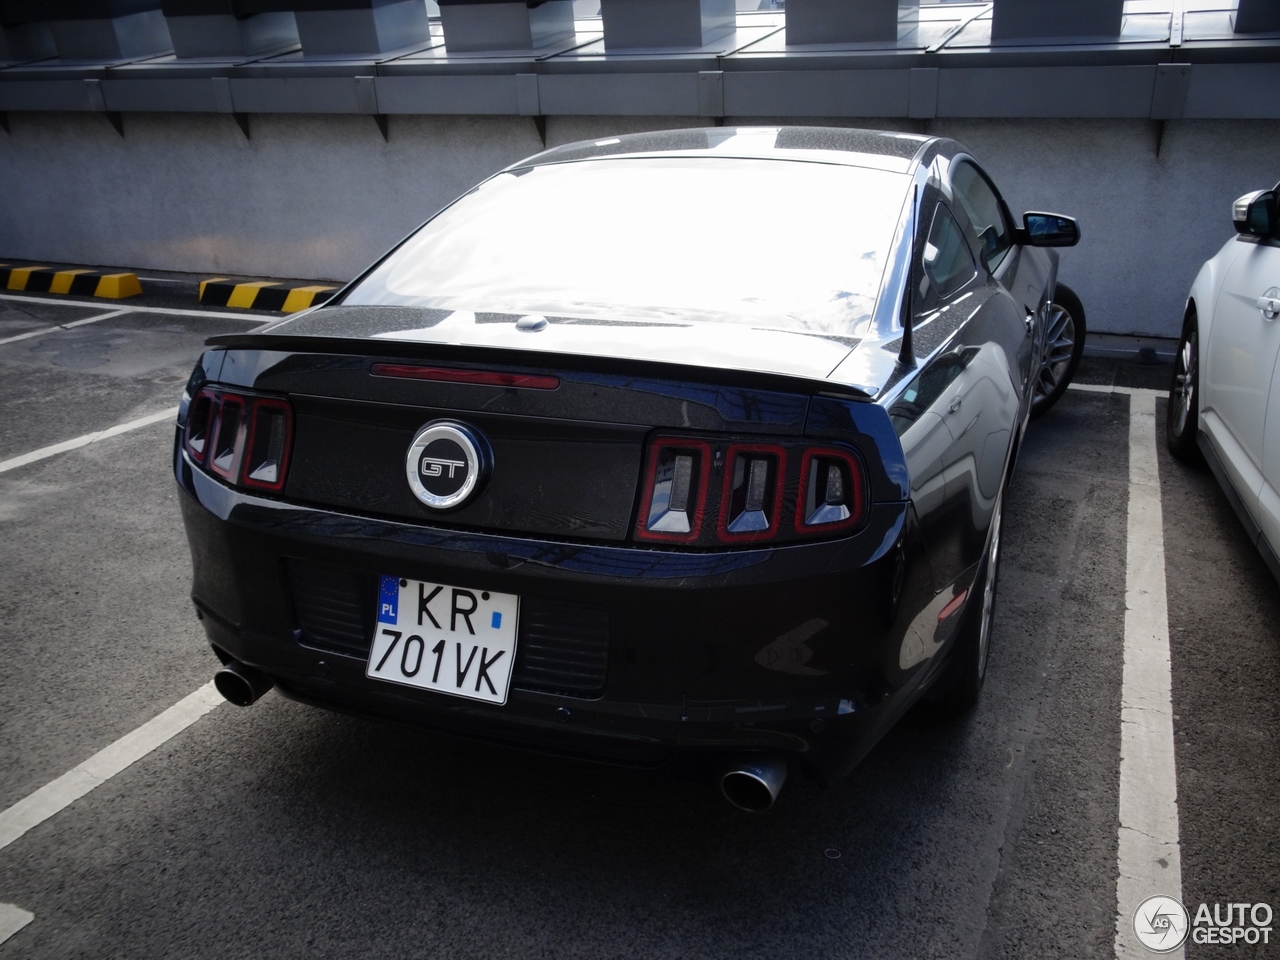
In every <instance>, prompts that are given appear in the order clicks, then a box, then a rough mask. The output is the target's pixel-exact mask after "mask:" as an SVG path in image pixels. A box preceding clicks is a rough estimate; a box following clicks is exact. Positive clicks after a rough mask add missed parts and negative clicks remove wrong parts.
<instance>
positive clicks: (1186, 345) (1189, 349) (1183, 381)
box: [1171, 330, 1199, 437]
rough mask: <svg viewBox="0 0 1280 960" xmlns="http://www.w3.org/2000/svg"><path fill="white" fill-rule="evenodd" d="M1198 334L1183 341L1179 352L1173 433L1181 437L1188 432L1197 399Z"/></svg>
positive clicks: (1174, 393) (1174, 387) (1174, 380)
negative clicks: (1188, 419) (1188, 418)
mask: <svg viewBox="0 0 1280 960" xmlns="http://www.w3.org/2000/svg"><path fill="white" fill-rule="evenodd" d="M1196 340H1197V337H1196V332H1195V331H1194V330H1192V331H1191V332H1190V333H1189V334H1187V338H1186V339H1185V340H1183V341H1182V349H1181V350H1179V351H1178V369H1177V370H1176V371H1175V373H1174V376H1173V397H1172V398H1171V399H1172V401H1173V405H1174V412H1173V432H1174V433H1175V434H1176V435H1177V436H1179V437H1181V436H1182V435H1183V434H1184V433H1186V430H1187V417H1189V416H1190V415H1191V407H1192V406H1193V404H1194V403H1195V398H1196V364H1197V362H1198V357H1199V353H1198V351H1197V349H1196V348H1197V346H1198V344H1197V343H1196Z"/></svg>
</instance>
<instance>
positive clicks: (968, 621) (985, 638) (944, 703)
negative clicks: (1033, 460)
mask: <svg viewBox="0 0 1280 960" xmlns="http://www.w3.org/2000/svg"><path fill="white" fill-rule="evenodd" d="M1003 505H1004V489H1003V488H1002V489H1001V491H1000V496H999V497H998V498H997V499H996V507H995V511H994V512H993V513H992V516H991V527H990V530H989V532H988V534H987V550H986V553H984V554H983V557H982V563H981V566H979V568H978V575H977V576H976V577H975V578H974V581H973V586H972V587H970V593H969V599H968V600H967V601H966V602H965V608H964V614H963V617H964V619H963V620H962V621H961V622H960V626H959V627H957V628H956V631H957V635H956V638H955V641H954V646H953V648H952V652H951V659H950V660H948V661H947V664H946V666H945V667H943V668H942V675H941V676H940V677H939V678H938V680H937V683H936V686H935V688H934V689H935V691H936V692H935V693H934V694H933V696H932V697H931V699H933V700H934V701H935V702H936V703H937V705H938V706H939V707H940V708H941V709H942V710H944V711H946V712H948V713H965V712H967V711H969V710H972V709H973V708H974V707H975V706H977V703H978V698H979V696H980V695H981V693H982V684H983V682H984V681H985V680H986V677H987V658H988V655H989V653H990V650H991V623H992V621H993V620H994V619H995V606H996V585H997V579H998V576H999V572H1000V534H1001V530H1002V527H1003V523H1004V509H1003Z"/></svg>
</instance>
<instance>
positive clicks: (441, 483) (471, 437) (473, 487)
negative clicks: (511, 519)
mask: <svg viewBox="0 0 1280 960" xmlns="http://www.w3.org/2000/svg"><path fill="white" fill-rule="evenodd" d="M489 464H490V456H489V447H488V444H486V443H485V441H484V439H483V437H481V436H480V434H478V433H477V432H476V431H474V430H472V429H471V428H470V427H468V426H467V425H466V424H463V423H457V422H456V421H453V420H436V421H433V422H432V423H428V424H427V425H426V426H425V427H423V428H422V429H421V430H419V431H418V434H417V436H415V437H414V438H413V443H411V444H409V455H408V456H407V457H406V458H405V473H406V475H407V476H408V478H409V489H410V490H412V491H413V495H414V496H415V497H417V498H418V499H419V500H421V501H422V502H423V503H425V504H426V505H427V506H428V507H431V508H432V509H433V510H450V509H452V508H454V507H460V506H462V504H464V503H466V502H467V500H469V499H470V498H471V497H472V495H473V494H475V493H476V492H477V491H478V490H479V488H480V485H481V484H482V483H483V482H484V480H485V478H486V477H487V476H488V473H489Z"/></svg>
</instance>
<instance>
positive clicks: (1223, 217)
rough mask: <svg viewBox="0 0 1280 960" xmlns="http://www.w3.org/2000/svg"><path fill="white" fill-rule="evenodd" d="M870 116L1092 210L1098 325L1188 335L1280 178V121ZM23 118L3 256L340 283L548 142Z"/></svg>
mask: <svg viewBox="0 0 1280 960" xmlns="http://www.w3.org/2000/svg"><path fill="white" fill-rule="evenodd" d="M702 122H703V121H699V120H698V119H696V118H688V119H681V118H670V117H664V118H661V119H649V118H641V117H624V118H616V117H614V118H609V117H567V118H558V117H551V118H548V120H547V126H546V133H547V142H548V145H551V146H554V145H556V144H559V143H566V142H569V141H572V140H577V139H584V138H596V137H602V136H608V135H612V134H616V133H621V132H631V131H635V130H643V129H655V128H659V127H680V126H695V125H699V124H700V123H702ZM733 122H734V121H733V119H732V118H730V119H728V120H726V123H733ZM744 122H752V123H759V122H762V121H761V120H760V119H758V118H753V119H751V120H748V121H744ZM763 122H768V121H763ZM817 122H821V121H817ZM832 122H837V121H832ZM838 122H839V123H840V124H841V125H855V126H856V125H859V124H858V122H857V121H847V120H842V121H838ZM863 125H867V126H880V127H889V128H893V129H908V130H914V131H917V132H929V133H936V134H940V135H943V136H950V137H954V138H956V139H958V140H960V141H961V142H962V143H965V144H967V145H968V146H969V147H970V149H971V150H972V151H973V152H974V154H975V155H976V156H977V157H978V158H979V159H980V160H982V161H983V163H984V164H985V165H986V167H987V168H988V169H989V170H990V172H991V173H992V176H993V177H994V178H995V180H996V182H997V183H998V184H999V186H1000V187H1001V189H1002V191H1003V192H1004V194H1005V196H1006V197H1007V199H1008V201H1009V205H1010V206H1011V207H1012V208H1013V210H1014V213H1015V215H1018V214H1020V213H1021V212H1022V211H1023V210H1028V209H1048V210H1054V211H1059V212H1062V213H1067V214H1071V215H1073V216H1076V217H1078V218H1079V219H1080V221H1081V224H1082V229H1083V232H1084V241H1083V242H1082V244H1081V246H1080V247H1078V248H1076V249H1073V250H1067V251H1063V254H1062V277H1063V279H1064V280H1065V281H1066V282H1068V283H1070V284H1071V285H1072V286H1074V287H1075V288H1076V289H1077V291H1078V292H1079V293H1080V295H1081V297H1082V298H1083V300H1084V302H1085V306H1086V308H1087V310H1088V312H1089V326H1090V329H1091V330H1094V331H1097V332H1110V333H1122V334H1130V333H1136V334H1146V335H1150V336H1176V335H1177V332H1178V328H1179V324H1180V321H1181V310H1182V303H1183V300H1184V298H1185V296H1186V292H1187V289H1188V288H1189V286H1190V284H1191V281H1192V279H1193V277H1194V275H1195V272H1196V270H1197V269H1198V267H1199V265H1200V263H1201V262H1203V260H1204V259H1205V258H1207V257H1208V256H1210V255H1212V253H1213V252H1214V251H1215V250H1216V249H1217V248H1218V247H1219V246H1220V245H1221V244H1222V242H1223V241H1224V240H1225V239H1226V238H1227V237H1228V236H1230V234H1231V225H1230V222H1229V210H1230V206H1229V205H1230V203H1231V201H1232V200H1233V199H1235V197H1237V196H1239V195H1240V194H1242V193H1245V192H1247V191H1249V190H1254V189H1259V188H1263V187H1270V186H1272V185H1273V184H1275V182H1276V181H1277V180H1280V160H1278V159H1277V158H1280V121H1169V122H1168V123H1167V124H1166V125H1165V126H1164V129H1163V131H1162V130H1161V127H1160V125H1159V124H1158V123H1157V122H1155V121H1142V120H1112V121H1091V120H1060V121H1053V120H1019V121H1007V120H964V121H959V120H935V121H901V122H896V123H895V122H888V123H886V122H885V121H869V122H866V123H865V124H863ZM9 126H10V132H9V133H8V134H5V133H3V132H0V183H3V184H4V185H5V189H3V190H0V257H5V256H7V257H13V258H21V259H28V260H50V261H53V262H55V263H85V264H106V265H115V266H125V267H134V268H151V269H161V270H165V269H167V270H182V271H192V272H198V273H209V274H239V275H255V276H277V277H300V278H316V279H333V280H341V279H345V278H348V277H350V276H351V275H353V274H354V273H355V272H357V271H358V270H360V269H361V268H362V267H363V266H365V265H366V264H367V263H368V262H369V261H370V260H372V259H373V258H375V257H376V256H378V255H379V254H380V253H381V252H383V251H384V250H385V249H386V248H387V247H389V246H390V245H391V244H393V243H395V242H396V241H397V240H398V239H399V238H401V237H402V236H403V235H404V234H405V233H407V232H408V231H409V230H411V229H413V228H414V227H415V226H416V225H417V224H418V223H420V222H421V221H422V220H424V219H426V218H427V217H428V216H430V215H431V214H432V213H434V212H435V211H436V210H437V209H438V208H439V207H441V206H442V205H444V204H445V203H448V202H449V201H450V200H452V199H453V198H454V197H456V196H457V195H458V194H460V193H462V192H463V191H465V190H466V189H467V188H469V187H470V186H471V185H472V184H474V183H475V182H476V181H478V180H480V179H481V178H483V177H485V176H487V175H488V174H489V173H491V172H493V171H494V170H497V169H499V168H501V167H502V166H504V165H506V164H508V163H511V162H512V161H514V160H518V159H520V158H521V157H523V156H527V155H528V154H531V153H535V152H537V151H538V150H540V149H541V148H542V143H541V140H540V139H539V137H538V133H537V128H536V127H535V125H534V121H533V120H532V119H531V118H527V117H438V116H423V117H415V116H407V117H392V118H391V120H390V140H389V141H384V140H383V138H382V136H381V135H380V133H379V132H378V129H377V127H376V125H375V124H374V122H373V120H372V119H371V118H370V117H366V116H315V115H313V116H307V115H266V116H254V117H253V119H252V121H251V132H252V138H251V139H249V140H246V139H245V137H244V135H243V133H242V132H241V131H240V128H239V127H238V126H237V125H236V124H235V121H234V120H233V119H232V118H231V117H230V116H225V115H223V116H220V115H213V114H136V115H135V114H130V115H127V116H126V117H125V137H124V138H123V139H122V138H121V137H120V136H119V135H118V134H117V133H116V131H115V130H114V129H113V128H112V127H111V126H110V125H109V124H108V122H107V120H106V119H105V118H104V117H103V116H101V115H94V114H73V113H61V114H52V113H51V114H37V113H31V114H24V113H14V114H10V116H9ZM1157 144H1159V154H1158V155H1157Z"/></svg>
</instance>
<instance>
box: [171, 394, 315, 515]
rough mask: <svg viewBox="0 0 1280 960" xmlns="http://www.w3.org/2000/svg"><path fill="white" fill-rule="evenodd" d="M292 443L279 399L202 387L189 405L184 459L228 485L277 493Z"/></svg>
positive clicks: (286, 409)
mask: <svg viewBox="0 0 1280 960" xmlns="http://www.w3.org/2000/svg"><path fill="white" fill-rule="evenodd" d="M292 441H293V409H292V408H291V407H290V406H289V402H288V401H287V400H284V399H283V398H280V397H258V396H253V395H249V394H240V393H229V392H227V391H224V390H219V389H216V388H214V387H204V388H203V389H201V390H200V392H199V393H197V394H196V395H195V397H194V398H192V400H191V405H190V406H189V407H188V411H187V426H186V435H185V437H184V440H183V444H184V446H185V448H186V451H187V455H188V456H189V457H190V458H191V459H192V461H194V462H195V463H197V464H200V465H202V466H205V467H207V468H208V469H209V470H211V471H213V472H214V473H216V474H217V475H218V476H220V477H222V478H223V479H224V480H226V481H228V482H229V483H232V484H235V485H236V486H242V487H250V488H253V489H256V490H267V491H271V492H274V493H278V492H280V491H281V490H283V489H284V481H285V472H286V471H287V470H288V466H289V448H290V446H291V445H292Z"/></svg>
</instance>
